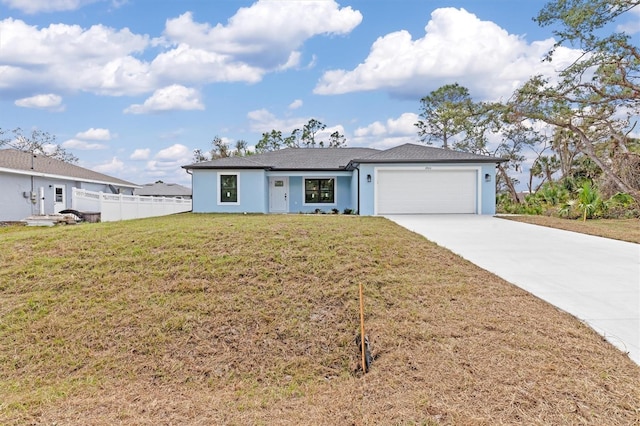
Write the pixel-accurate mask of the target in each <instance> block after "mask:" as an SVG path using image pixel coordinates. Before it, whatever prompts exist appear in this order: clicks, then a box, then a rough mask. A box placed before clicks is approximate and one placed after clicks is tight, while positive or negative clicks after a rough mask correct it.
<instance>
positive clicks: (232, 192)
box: [218, 173, 240, 204]
mask: <svg viewBox="0 0 640 426" xmlns="http://www.w3.org/2000/svg"><path fill="white" fill-rule="evenodd" d="M239 188H240V185H239V182H238V174H237V173H218V203H220V204H238V203H239V199H240V197H239V195H240V189H239Z"/></svg>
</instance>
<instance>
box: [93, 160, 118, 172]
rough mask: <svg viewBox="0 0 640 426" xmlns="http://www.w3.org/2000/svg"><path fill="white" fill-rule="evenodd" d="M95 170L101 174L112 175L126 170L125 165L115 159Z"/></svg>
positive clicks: (98, 166)
mask: <svg viewBox="0 0 640 426" xmlns="http://www.w3.org/2000/svg"><path fill="white" fill-rule="evenodd" d="M93 170H94V171H96V172H100V173H105V174H112V173H116V172H120V171H122V170H124V163H123V162H122V161H120V160H118V157H113V158H112V159H111V161H109V162H108V163H103V164H100V165H97V166H95V167H93Z"/></svg>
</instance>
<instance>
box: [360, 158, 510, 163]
mask: <svg viewBox="0 0 640 426" xmlns="http://www.w3.org/2000/svg"><path fill="white" fill-rule="evenodd" d="M505 161H509V160H505V159H503V158H487V159H482V158H477V159H469V158H468V159H459V160H454V159H446V160H443V159H440V160H418V159H414V160H411V159H406V160H368V159H363V160H353V161H352V162H351V163H353V164H407V163H419V164H431V163H439V164H445V163H503V162H505Z"/></svg>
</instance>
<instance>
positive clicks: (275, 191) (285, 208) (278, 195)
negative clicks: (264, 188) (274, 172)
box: [269, 176, 289, 213]
mask: <svg viewBox="0 0 640 426" xmlns="http://www.w3.org/2000/svg"><path fill="white" fill-rule="evenodd" d="M269 212H270V213H288V212H289V178H288V177H277V176H271V177H269Z"/></svg>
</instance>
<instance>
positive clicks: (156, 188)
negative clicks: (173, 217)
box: [133, 182, 191, 197]
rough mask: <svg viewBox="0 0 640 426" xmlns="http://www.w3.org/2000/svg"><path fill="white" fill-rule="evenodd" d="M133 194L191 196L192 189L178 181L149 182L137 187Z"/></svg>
mask: <svg viewBox="0 0 640 426" xmlns="http://www.w3.org/2000/svg"><path fill="white" fill-rule="evenodd" d="M133 195H151V196H156V197H190V196H191V189H190V188H187V187H186V186H182V185H178V184H177V183H163V182H156V183H147V184H145V185H144V186H143V187H142V188H139V189H135V190H134V191H133Z"/></svg>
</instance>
